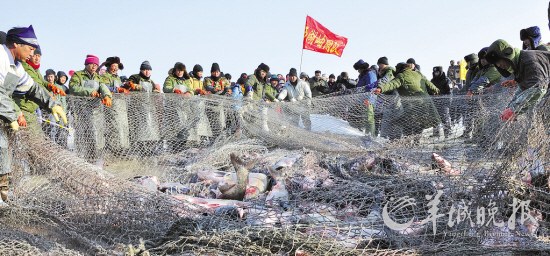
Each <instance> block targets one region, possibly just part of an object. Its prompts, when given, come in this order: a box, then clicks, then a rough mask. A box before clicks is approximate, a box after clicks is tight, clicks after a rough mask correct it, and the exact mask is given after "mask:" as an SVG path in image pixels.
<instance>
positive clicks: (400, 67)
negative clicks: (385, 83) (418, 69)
mask: <svg viewBox="0 0 550 256" xmlns="http://www.w3.org/2000/svg"><path fill="white" fill-rule="evenodd" d="M406 67H407V63H404V62H399V63H397V65H395V72H397V73H401V72H403V71H404V70H405V68H406Z"/></svg>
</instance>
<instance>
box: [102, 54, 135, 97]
mask: <svg viewBox="0 0 550 256" xmlns="http://www.w3.org/2000/svg"><path fill="white" fill-rule="evenodd" d="M101 66H104V67H106V68H107V69H106V71H105V73H104V74H103V77H104V78H105V79H106V80H107V85H108V87H109V90H110V91H111V92H116V93H126V94H128V93H129V91H128V89H125V88H124V87H122V80H121V79H120V77H119V76H118V71H119V70H123V69H124V65H123V64H122V63H121V62H120V58H119V57H117V56H113V57H108V58H107V59H106V60H105V62H103V63H102V64H101Z"/></svg>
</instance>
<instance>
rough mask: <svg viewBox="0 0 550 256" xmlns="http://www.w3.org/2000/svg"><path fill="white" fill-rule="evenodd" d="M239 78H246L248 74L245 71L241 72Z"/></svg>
mask: <svg viewBox="0 0 550 256" xmlns="http://www.w3.org/2000/svg"><path fill="white" fill-rule="evenodd" d="M239 78H242V79H247V78H248V75H247V74H246V73H241V76H240V77H239Z"/></svg>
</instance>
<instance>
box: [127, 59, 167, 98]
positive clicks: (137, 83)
mask: <svg viewBox="0 0 550 256" xmlns="http://www.w3.org/2000/svg"><path fill="white" fill-rule="evenodd" d="M152 70H153V68H152V67H151V64H150V63H149V61H147V60H146V61H143V62H142V63H141V65H140V66H139V74H133V75H131V76H130V77H128V85H127V86H129V87H130V90H131V91H142V92H148V93H151V92H161V88H160V86H159V85H158V84H156V83H155V82H154V81H153V79H151V71H152Z"/></svg>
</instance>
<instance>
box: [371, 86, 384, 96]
mask: <svg viewBox="0 0 550 256" xmlns="http://www.w3.org/2000/svg"><path fill="white" fill-rule="evenodd" d="M372 93H374V94H376V95H380V94H381V93H382V89H380V88H375V89H374V90H372Z"/></svg>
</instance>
